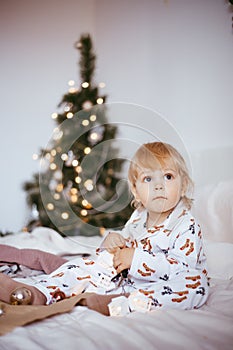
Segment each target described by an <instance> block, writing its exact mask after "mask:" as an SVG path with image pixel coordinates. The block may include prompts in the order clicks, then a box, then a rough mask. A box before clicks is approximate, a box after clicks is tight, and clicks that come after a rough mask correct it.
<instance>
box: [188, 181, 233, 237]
mask: <svg viewBox="0 0 233 350" xmlns="http://www.w3.org/2000/svg"><path fill="white" fill-rule="evenodd" d="M193 213H194V215H195V216H196V218H197V219H198V221H199V223H200V225H201V228H202V233H203V237H204V238H205V239H208V240H211V241H218V242H230V243H233V181H232V180H229V181H223V182H219V183H218V184H215V185H213V184H212V185H208V186H204V187H199V188H196V191H195V201H194V205H193Z"/></svg>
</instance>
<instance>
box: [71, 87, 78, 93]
mask: <svg viewBox="0 0 233 350" xmlns="http://www.w3.org/2000/svg"><path fill="white" fill-rule="evenodd" d="M77 91H78V89H76V88H75V87H71V88H69V93H70V94H74V93H75V92H77Z"/></svg>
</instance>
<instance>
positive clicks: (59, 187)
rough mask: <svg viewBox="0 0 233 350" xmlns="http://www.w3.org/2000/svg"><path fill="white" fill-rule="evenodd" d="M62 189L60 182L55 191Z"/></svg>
mask: <svg viewBox="0 0 233 350" xmlns="http://www.w3.org/2000/svg"><path fill="white" fill-rule="evenodd" d="M62 190H63V185H62V184H58V185H57V187H56V191H57V192H62Z"/></svg>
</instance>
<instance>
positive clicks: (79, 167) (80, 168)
mask: <svg viewBox="0 0 233 350" xmlns="http://www.w3.org/2000/svg"><path fill="white" fill-rule="evenodd" d="M82 170H83V169H82V167H81V166H80V165H79V166H77V167H76V168H75V171H76V172H77V173H81V172H82Z"/></svg>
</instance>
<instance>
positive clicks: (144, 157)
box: [128, 142, 193, 209]
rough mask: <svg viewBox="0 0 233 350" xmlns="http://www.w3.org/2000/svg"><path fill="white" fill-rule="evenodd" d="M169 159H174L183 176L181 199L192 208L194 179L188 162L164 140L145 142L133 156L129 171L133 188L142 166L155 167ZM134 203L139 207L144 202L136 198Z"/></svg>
mask: <svg viewBox="0 0 233 350" xmlns="http://www.w3.org/2000/svg"><path fill="white" fill-rule="evenodd" d="M168 161H172V162H173V164H174V166H175V168H176V171H177V172H178V173H179V175H180V176H181V181H182V185H183V191H184V194H183V195H182V197H181V199H182V201H183V203H184V205H185V206H186V207H187V208H188V209H190V208H191V206H192V202H193V200H192V199H191V198H190V194H191V193H192V191H193V181H192V179H191V178H190V176H189V171H188V168H187V165H186V162H185V160H184V158H183V157H182V155H181V154H180V153H179V152H178V151H177V150H176V149H175V148H174V147H173V146H171V145H169V144H167V143H163V142H151V143H145V144H143V145H142V146H141V147H139V149H138V150H137V152H136V153H135V155H134V156H133V158H132V160H131V162H130V166H129V171H128V180H129V183H130V186H131V189H132V190H133V189H134V188H135V186H136V180H137V178H138V174H139V172H140V168H147V169H154V168H155V166H156V165H158V163H159V164H160V166H164V165H165V164H166V163H167V162H168ZM132 205H133V206H134V207H136V208H139V207H140V206H141V205H142V204H141V203H140V202H138V201H137V200H136V198H134V200H133V201H132Z"/></svg>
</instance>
